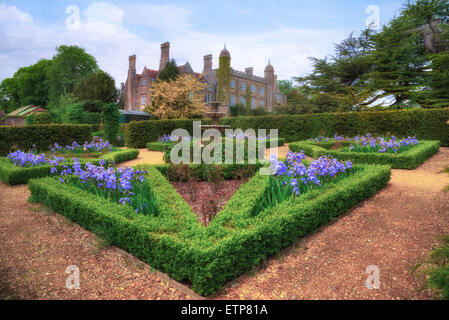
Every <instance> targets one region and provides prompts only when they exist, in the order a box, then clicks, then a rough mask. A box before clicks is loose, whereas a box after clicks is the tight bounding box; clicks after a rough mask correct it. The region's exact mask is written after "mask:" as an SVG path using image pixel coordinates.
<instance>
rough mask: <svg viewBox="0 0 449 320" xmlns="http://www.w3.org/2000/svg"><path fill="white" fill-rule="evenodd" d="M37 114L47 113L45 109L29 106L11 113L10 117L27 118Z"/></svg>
mask: <svg viewBox="0 0 449 320" xmlns="http://www.w3.org/2000/svg"><path fill="white" fill-rule="evenodd" d="M37 112H45V109H44V108H41V107H37V106H34V105H29V106H25V107H21V108H19V109H16V110H14V111H13V112H11V113H9V114H8V115H7V116H8V117H27V116H29V115H32V114H34V113H37Z"/></svg>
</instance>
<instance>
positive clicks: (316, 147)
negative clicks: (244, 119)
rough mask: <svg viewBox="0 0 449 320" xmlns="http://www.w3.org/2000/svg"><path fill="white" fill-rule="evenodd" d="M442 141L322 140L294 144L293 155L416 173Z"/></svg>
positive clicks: (323, 138) (369, 137)
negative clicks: (333, 158)
mask: <svg viewBox="0 0 449 320" xmlns="http://www.w3.org/2000/svg"><path fill="white" fill-rule="evenodd" d="M440 145H441V143H440V142H439V141H417V140H416V139H415V138H412V137H409V138H403V139H397V138H395V137H391V138H382V137H375V138H374V137H371V136H370V135H367V136H365V137H355V138H348V137H343V136H338V135H335V136H334V138H325V137H319V138H315V139H310V140H306V141H300V142H294V143H290V145H289V147H290V150H291V151H294V152H299V151H304V152H305V154H306V155H308V156H311V157H315V158H317V157H320V156H323V155H330V156H332V157H335V158H337V159H339V160H352V161H354V162H356V163H364V164H386V165H390V166H391V167H392V168H394V169H414V168H416V167H417V166H419V165H420V164H422V163H424V161H426V160H427V159H428V158H430V157H431V156H433V155H434V154H436V153H437V152H438V150H439V149H440Z"/></svg>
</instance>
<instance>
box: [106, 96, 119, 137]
mask: <svg viewBox="0 0 449 320" xmlns="http://www.w3.org/2000/svg"><path fill="white" fill-rule="evenodd" d="M103 119H104V133H105V138H106V140H108V141H109V142H110V143H112V144H117V136H118V133H119V129H120V112H119V111H118V109H117V105H116V104H114V103H110V104H106V105H105V106H104V110H103Z"/></svg>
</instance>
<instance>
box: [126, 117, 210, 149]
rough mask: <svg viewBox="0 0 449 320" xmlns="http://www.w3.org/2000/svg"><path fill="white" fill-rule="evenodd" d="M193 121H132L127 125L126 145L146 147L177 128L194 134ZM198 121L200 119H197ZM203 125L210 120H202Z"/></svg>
mask: <svg viewBox="0 0 449 320" xmlns="http://www.w3.org/2000/svg"><path fill="white" fill-rule="evenodd" d="M193 121H195V120H188V119H179V120H149V121H138V122H131V123H128V124H127V125H126V126H125V136H126V146H127V147H129V148H139V149H142V148H145V147H146V145H147V143H148V142H155V141H157V140H158V139H159V137H160V136H162V135H164V134H171V133H172V131H173V130H175V129H185V130H187V131H188V132H189V134H190V135H191V136H193ZM196 121H198V120H196ZM201 123H202V124H203V125H207V124H210V123H211V121H210V120H203V121H201Z"/></svg>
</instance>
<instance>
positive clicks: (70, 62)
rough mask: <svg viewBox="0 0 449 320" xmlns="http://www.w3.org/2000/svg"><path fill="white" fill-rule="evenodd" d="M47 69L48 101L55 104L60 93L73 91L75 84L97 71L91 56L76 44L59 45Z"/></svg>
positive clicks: (95, 62) (95, 63)
mask: <svg viewBox="0 0 449 320" xmlns="http://www.w3.org/2000/svg"><path fill="white" fill-rule="evenodd" d="M57 52H58V53H57V54H56V55H55V56H54V57H53V60H52V63H51V66H50V67H49V69H48V71H47V78H48V81H49V102H50V104H52V105H57V104H58V103H59V99H60V97H61V96H62V95H64V94H67V93H70V92H72V91H73V88H74V86H75V84H76V83H77V82H78V81H79V80H80V79H83V78H85V77H87V76H89V75H90V74H93V73H95V72H97V71H98V65H97V61H96V60H95V58H94V57H93V56H91V55H90V54H88V53H86V51H85V50H84V49H82V48H80V47H77V46H60V47H58V49H57Z"/></svg>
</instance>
